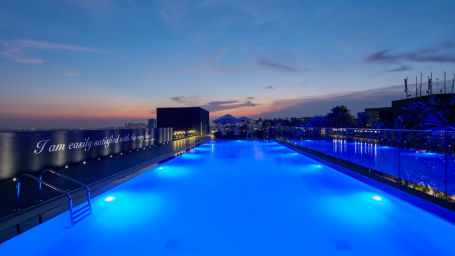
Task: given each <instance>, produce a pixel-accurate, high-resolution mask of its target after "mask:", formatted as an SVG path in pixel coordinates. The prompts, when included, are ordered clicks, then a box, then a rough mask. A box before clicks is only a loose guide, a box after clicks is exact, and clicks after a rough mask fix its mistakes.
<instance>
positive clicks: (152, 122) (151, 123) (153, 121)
mask: <svg viewBox="0 0 455 256" xmlns="http://www.w3.org/2000/svg"><path fill="white" fill-rule="evenodd" d="M156 127H157V126H156V119H154V118H150V119H148V120H147V128H156Z"/></svg>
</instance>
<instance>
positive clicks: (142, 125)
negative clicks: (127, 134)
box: [125, 123, 147, 129]
mask: <svg viewBox="0 0 455 256" xmlns="http://www.w3.org/2000/svg"><path fill="white" fill-rule="evenodd" d="M125 128H126V129H143V128H147V125H146V124H145V123H125Z"/></svg>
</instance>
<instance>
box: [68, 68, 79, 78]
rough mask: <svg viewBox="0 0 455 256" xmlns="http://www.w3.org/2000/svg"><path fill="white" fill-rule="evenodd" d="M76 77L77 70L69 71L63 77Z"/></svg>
mask: <svg viewBox="0 0 455 256" xmlns="http://www.w3.org/2000/svg"><path fill="white" fill-rule="evenodd" d="M78 75H79V70H77V69H75V70H70V71H68V72H66V73H65V76H78Z"/></svg>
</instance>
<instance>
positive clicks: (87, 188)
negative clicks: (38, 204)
mask: <svg viewBox="0 0 455 256" xmlns="http://www.w3.org/2000/svg"><path fill="white" fill-rule="evenodd" d="M45 173H51V174H54V175H56V176H59V177H61V178H63V179H65V180H68V181H71V182H73V183H75V184H78V185H79V186H81V187H83V188H84V189H85V191H86V193H87V204H88V207H89V208H90V210H92V204H91V202H90V188H89V187H88V186H87V185H85V184H83V183H82V182H79V181H77V180H75V179H73V178H70V177H68V176H66V175H63V174H61V173H59V172H56V171H54V170H51V169H44V170H42V171H41V173H40V176H39V179H40V180H43V175H44V174H45ZM38 198H39V200H41V183H40V184H39V191H38Z"/></svg>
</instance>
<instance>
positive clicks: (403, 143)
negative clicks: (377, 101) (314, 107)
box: [277, 127, 455, 202]
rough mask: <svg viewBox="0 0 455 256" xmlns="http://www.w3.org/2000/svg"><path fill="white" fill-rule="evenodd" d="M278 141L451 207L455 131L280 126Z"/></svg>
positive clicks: (454, 186) (454, 181) (454, 195)
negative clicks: (385, 178) (364, 170)
mask: <svg viewBox="0 0 455 256" xmlns="http://www.w3.org/2000/svg"><path fill="white" fill-rule="evenodd" d="M277 138H280V139H282V140H285V141H287V142H288V143H291V144H295V145H298V146H300V147H303V148H306V149H310V150H313V151H317V152H319V153H323V154H325V155H328V156H331V157H335V158H339V159H342V160H345V161H348V162H351V163H354V164H357V165H360V166H363V167H366V168H368V169H370V170H374V171H377V172H380V173H384V174H386V175H389V176H392V177H396V178H397V180H399V181H400V182H404V183H405V184H404V185H406V186H408V187H411V188H414V189H416V190H420V191H422V192H425V193H427V194H430V195H433V196H435V197H438V198H442V199H445V200H448V201H451V202H455V132H451V131H430V130H391V129H388V130H384V129H357V128H313V127H281V128H280V129H278V130H277Z"/></svg>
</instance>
